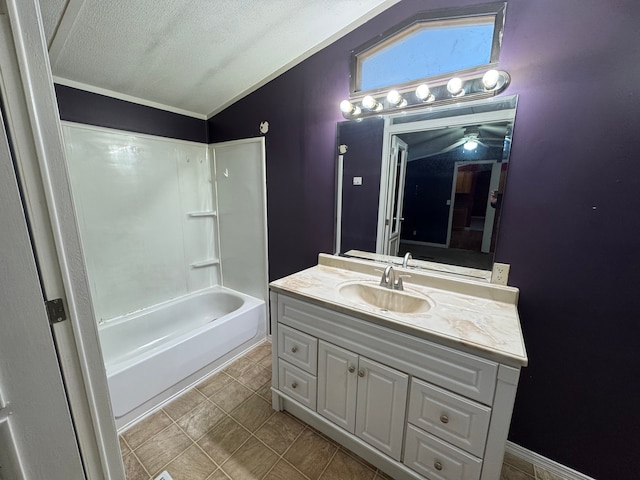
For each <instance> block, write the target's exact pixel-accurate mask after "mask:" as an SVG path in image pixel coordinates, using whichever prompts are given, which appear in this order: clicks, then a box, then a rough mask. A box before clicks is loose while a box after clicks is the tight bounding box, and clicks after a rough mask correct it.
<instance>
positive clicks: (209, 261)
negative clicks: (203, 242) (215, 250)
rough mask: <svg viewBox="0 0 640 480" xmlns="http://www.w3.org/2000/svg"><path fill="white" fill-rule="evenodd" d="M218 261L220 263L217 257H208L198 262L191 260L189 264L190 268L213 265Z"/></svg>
mask: <svg viewBox="0 0 640 480" xmlns="http://www.w3.org/2000/svg"><path fill="white" fill-rule="evenodd" d="M219 263H220V260H218V259H217V258H209V259H207V260H202V261H200V262H193V263H192V264H191V268H204V267H211V266H213V265H218V264H219Z"/></svg>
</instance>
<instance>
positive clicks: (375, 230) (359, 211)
mask: <svg viewBox="0 0 640 480" xmlns="http://www.w3.org/2000/svg"><path fill="white" fill-rule="evenodd" d="M516 105H517V96H507V97H494V98H492V99H489V100H481V101H477V102H469V103H468V104H464V105H461V104H455V105H448V106H443V107H439V108H430V109H426V110H424V111H421V112H415V113H412V114H410V115H408V114H405V115H403V114H400V115H397V114H396V115H389V116H380V117H374V118H367V119H363V120H360V121H345V122H340V123H338V127H337V140H338V142H337V143H338V151H339V155H338V168H337V172H338V175H337V188H336V192H337V202H336V205H337V212H336V219H337V223H336V252H337V253H339V254H347V255H353V256H361V257H366V258H375V259H381V260H384V261H393V259H394V258H396V261H398V260H397V257H402V256H403V255H404V254H405V253H407V252H410V253H411V255H412V257H413V261H412V262H410V264H409V265H410V266H419V267H422V268H433V269H437V270H444V271H456V272H458V273H464V274H466V275H472V276H476V277H479V278H484V279H488V278H489V271H490V270H491V268H492V265H493V252H494V251H495V245H496V238H497V232H498V228H499V222H500V212H501V209H502V204H503V202H504V191H505V186H506V179H507V170H508V165H509V153H510V149H511V139H512V132H513V123H514V120H515V112H516ZM451 266H455V268H452V267H451Z"/></svg>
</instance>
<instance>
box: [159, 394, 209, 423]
mask: <svg viewBox="0 0 640 480" xmlns="http://www.w3.org/2000/svg"><path fill="white" fill-rule="evenodd" d="M205 400H206V397H205V396H204V395H202V394H201V393H200V392H199V391H198V390H196V389H191V390H189V391H187V392H185V393H183V394H182V395H180V396H179V397H178V398H176V399H175V400H173V401H172V402H171V403H169V404H167V405H165V406H164V407H162V409H163V410H164V411H165V412H166V413H167V415H169V416H170V417H171V418H172V419H174V420H178V419H179V418H180V417H182V416H183V415H184V414H186V413H188V412H190V411H191V410H193V409H194V408H196V407H197V406H198V405H200V404H201V403H202V402H204V401H205Z"/></svg>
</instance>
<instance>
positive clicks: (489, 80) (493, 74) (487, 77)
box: [482, 70, 500, 90]
mask: <svg viewBox="0 0 640 480" xmlns="http://www.w3.org/2000/svg"><path fill="white" fill-rule="evenodd" d="M498 80H500V73H499V72H498V71H497V70H489V71H487V72H486V73H485V74H484V75H483V76H482V84H483V85H484V88H486V89H487V90H493V89H494V88H496V87H497V86H498Z"/></svg>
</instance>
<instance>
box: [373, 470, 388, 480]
mask: <svg viewBox="0 0 640 480" xmlns="http://www.w3.org/2000/svg"><path fill="white" fill-rule="evenodd" d="M374 480H393V478H391V477H390V476H389V475H387V474H386V473H384V472H383V471H382V470H378V471H377V472H376V476H375V477H374Z"/></svg>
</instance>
